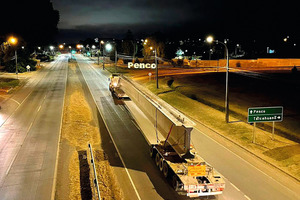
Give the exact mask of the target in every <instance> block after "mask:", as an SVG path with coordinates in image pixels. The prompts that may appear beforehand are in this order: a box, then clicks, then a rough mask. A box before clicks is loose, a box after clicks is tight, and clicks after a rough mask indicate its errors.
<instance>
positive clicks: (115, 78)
mask: <svg viewBox="0 0 300 200" xmlns="http://www.w3.org/2000/svg"><path fill="white" fill-rule="evenodd" d="M109 90H110V91H111V92H112V93H113V94H114V95H115V96H116V97H117V98H118V99H128V98H129V96H128V95H127V94H125V92H124V91H123V90H122V89H121V84H120V75H119V74H112V75H111V78H110V83H109Z"/></svg>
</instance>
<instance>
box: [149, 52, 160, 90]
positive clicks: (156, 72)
mask: <svg viewBox="0 0 300 200" xmlns="http://www.w3.org/2000/svg"><path fill="white" fill-rule="evenodd" d="M150 50H153V47H150ZM154 56H155V66H156V68H155V74H156V89H158V88H159V85H158V64H157V52H156V48H155V49H154Z"/></svg>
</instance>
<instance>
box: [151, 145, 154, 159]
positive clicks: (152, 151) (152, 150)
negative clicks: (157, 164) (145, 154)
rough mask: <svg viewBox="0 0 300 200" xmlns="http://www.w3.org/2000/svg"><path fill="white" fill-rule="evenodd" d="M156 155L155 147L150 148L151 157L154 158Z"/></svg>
mask: <svg viewBox="0 0 300 200" xmlns="http://www.w3.org/2000/svg"><path fill="white" fill-rule="evenodd" d="M154 156H155V154H154V149H153V147H151V148H150V157H151V158H154Z"/></svg>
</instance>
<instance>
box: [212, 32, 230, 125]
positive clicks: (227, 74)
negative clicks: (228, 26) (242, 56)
mask: <svg viewBox="0 0 300 200" xmlns="http://www.w3.org/2000/svg"><path fill="white" fill-rule="evenodd" d="M206 41H207V42H208V43H212V42H214V38H213V37H212V36H208V37H207V38H206ZM215 42H216V44H219V43H220V44H222V45H223V46H224V47H225V52H226V89H225V121H226V123H228V122H229V98H228V92H229V91H228V76H229V55H228V48H227V45H226V44H225V43H223V42H220V41H218V40H216V41H215Z"/></svg>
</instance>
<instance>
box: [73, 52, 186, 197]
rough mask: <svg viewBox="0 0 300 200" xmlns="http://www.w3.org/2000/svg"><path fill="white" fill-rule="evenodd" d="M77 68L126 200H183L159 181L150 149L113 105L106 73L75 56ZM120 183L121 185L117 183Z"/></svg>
mask: <svg viewBox="0 0 300 200" xmlns="http://www.w3.org/2000/svg"><path fill="white" fill-rule="evenodd" d="M76 58H77V62H78V65H79V68H80V70H81V72H82V74H83V76H84V79H85V80H86V82H87V85H88V87H89V89H90V91H91V93H92V95H93V98H94V100H95V102H96V105H97V107H98V109H99V111H100V114H101V116H102V118H103V120H104V122H105V123H106V126H107V129H108V130H109V133H110V136H111V138H112V140H113V142H114V144H115V146H116V148H117V151H118V154H119V157H120V159H121V161H122V165H123V166H116V167H121V168H122V169H123V170H122V171H119V172H118V171H117V172H116V173H117V179H118V180H119V182H120V183H122V184H121V187H122V190H123V191H124V193H126V194H125V198H126V199H131V200H134V199H142V200H144V199H145V200H153V199H155V200H159V199H170V200H171V199H186V198H185V197H184V196H183V197H182V196H180V195H178V194H177V193H176V192H175V191H174V190H173V189H172V188H171V187H170V185H169V183H168V182H167V181H166V180H165V179H164V178H163V177H162V175H161V173H160V172H159V170H158V169H157V168H156V166H155V164H154V161H153V160H152V159H151V158H150V156H149V145H148V143H147V142H146V140H145V138H144V137H143V135H142V134H141V132H140V130H139V129H138V128H137V127H136V125H135V124H134V122H133V119H132V117H131V116H130V115H129V113H128V111H127V110H126V109H125V107H124V106H123V105H118V104H115V101H114V99H113V97H112V95H111V93H110V91H109V90H108V83H109V82H108V80H107V76H106V75H107V72H106V71H104V72H103V70H101V69H95V68H93V67H92V66H91V65H90V64H89V63H88V60H87V58H84V57H83V56H81V55H76ZM120 180H121V181H120Z"/></svg>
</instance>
